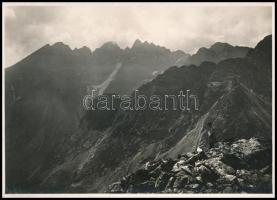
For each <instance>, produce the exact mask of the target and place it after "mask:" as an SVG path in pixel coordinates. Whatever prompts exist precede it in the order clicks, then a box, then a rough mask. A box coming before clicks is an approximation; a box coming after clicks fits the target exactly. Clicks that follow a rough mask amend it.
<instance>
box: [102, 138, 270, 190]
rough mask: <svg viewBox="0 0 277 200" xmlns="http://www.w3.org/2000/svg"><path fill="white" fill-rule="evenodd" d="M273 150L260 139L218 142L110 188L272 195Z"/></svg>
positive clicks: (153, 165) (152, 163)
mask: <svg viewBox="0 0 277 200" xmlns="http://www.w3.org/2000/svg"><path fill="white" fill-rule="evenodd" d="M271 156H272V155H271V148H268V145H266V144H263V143H262V142H261V141H259V140H258V139H257V138H250V139H249V140H246V139H241V140H238V141H236V142H234V143H231V144H230V143H226V142H218V143H217V144H216V145H215V147H214V148H211V149H210V150H209V151H208V152H206V153H204V152H203V151H202V152H200V153H194V152H189V153H185V154H180V155H179V156H178V158H176V159H160V160H153V161H149V162H147V163H145V165H144V166H143V167H142V168H141V169H139V170H137V171H135V172H134V173H131V174H130V175H127V176H126V177H123V178H122V179H121V180H120V181H118V182H116V183H113V184H111V185H110V186H109V188H108V191H107V192H111V193H153V192H155V193H157V192H158V193H268V192H271V190H272V171H271Z"/></svg>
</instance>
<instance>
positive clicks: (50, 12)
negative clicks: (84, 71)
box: [3, 3, 272, 67]
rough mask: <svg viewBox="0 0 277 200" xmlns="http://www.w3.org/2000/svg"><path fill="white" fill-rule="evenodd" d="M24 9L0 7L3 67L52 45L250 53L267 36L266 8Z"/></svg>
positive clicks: (96, 6) (75, 6)
mask: <svg viewBox="0 0 277 200" xmlns="http://www.w3.org/2000/svg"><path fill="white" fill-rule="evenodd" d="M26 5H28V4H25V5H24V6H23V5H21V6H19V5H17V6H15V4H12V3H10V4H4V8H3V9H4V29H5V31H4V34H5V37H4V42H5V45H4V50H5V63H6V64H5V66H6V67H7V66H10V65H12V64H14V63H16V62H18V61H19V60H21V59H22V58H24V57H25V56H27V55H28V54H30V53H32V52H33V51H35V50H37V49H38V48H40V47H41V46H43V45H45V44H53V43H55V42H58V41H61V42H64V43H66V44H68V45H69V46H70V47H71V48H75V47H77V48H80V47H82V46H88V47H89V48H90V49H91V50H92V51H93V50H94V49H95V48H97V47H99V46H101V45H102V44H103V43H104V42H107V41H114V42H116V43H117V44H118V45H119V46H120V47H122V48H125V47H126V46H131V45H132V44H133V42H134V41H135V40H136V39H140V40H142V41H146V40H147V41H149V42H153V43H155V44H158V45H161V46H165V47H167V48H169V49H171V50H177V49H180V50H183V51H185V52H187V53H194V52H195V51H196V50H197V49H198V48H200V47H203V46H206V47H209V46H210V45H212V44H213V43H215V42H218V41H220V42H228V43H230V44H232V45H243V46H251V47H253V46H255V45H256V43H257V42H258V41H260V40H261V39H262V38H263V37H264V36H266V35H268V34H271V33H272V6H271V5H272V4H267V5H266V6H264V5H263V6H261V5H259V6H257V5H256V6H253V4H252V5H251V4H250V5H251V6H250V5H246V4H239V6H238V5H235V4H223V5H222V4H221V5H217V6H216V5H214V4H213V5H211V4H204V5H203V4H199V3H198V4H193V5H192V4H187V3H159V4H157V3H90V4H87V3H86V4H84V3H83V4H67V5H66V6H65V5H58V4H55V5H53V4H52V5H51V4H45V5H47V6H42V5H41V4H35V5H36V6H30V5H28V6H26ZM49 5H50V6H49Z"/></svg>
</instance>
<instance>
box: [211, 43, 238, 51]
mask: <svg viewBox="0 0 277 200" xmlns="http://www.w3.org/2000/svg"><path fill="white" fill-rule="evenodd" d="M224 47H233V46H232V45H230V44H228V43H225V42H216V43H214V44H213V45H212V46H211V47H210V49H218V48H224Z"/></svg>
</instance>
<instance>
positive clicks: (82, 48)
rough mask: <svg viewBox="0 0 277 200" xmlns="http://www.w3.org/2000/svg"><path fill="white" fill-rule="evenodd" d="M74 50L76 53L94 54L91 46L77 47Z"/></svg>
mask: <svg viewBox="0 0 277 200" xmlns="http://www.w3.org/2000/svg"><path fill="white" fill-rule="evenodd" d="M73 51H74V52H76V53H79V54H85V55H91V54H92V52H91V50H90V48H88V47H87V46H83V47H81V48H79V49H77V48H75V49H74V50H73Z"/></svg>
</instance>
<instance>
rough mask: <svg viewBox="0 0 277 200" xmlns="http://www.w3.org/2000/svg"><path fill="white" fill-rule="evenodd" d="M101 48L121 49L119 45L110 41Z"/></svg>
mask: <svg viewBox="0 0 277 200" xmlns="http://www.w3.org/2000/svg"><path fill="white" fill-rule="evenodd" d="M100 48H106V49H120V47H119V46H118V44H117V43H115V42H112V41H109V42H105V43H104V44H103V45H102V46H101V47H100Z"/></svg>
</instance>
